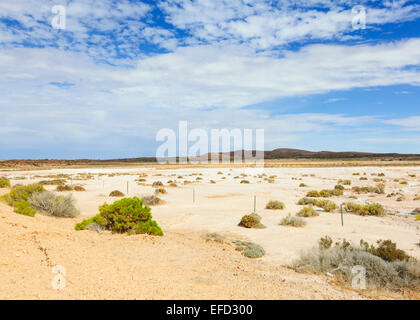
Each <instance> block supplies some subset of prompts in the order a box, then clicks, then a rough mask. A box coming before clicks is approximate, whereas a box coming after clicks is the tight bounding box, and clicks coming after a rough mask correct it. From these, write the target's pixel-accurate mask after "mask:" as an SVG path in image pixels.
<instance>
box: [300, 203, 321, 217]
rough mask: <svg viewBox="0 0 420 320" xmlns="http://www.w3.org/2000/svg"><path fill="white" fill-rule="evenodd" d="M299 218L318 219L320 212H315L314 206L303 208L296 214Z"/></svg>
mask: <svg viewBox="0 0 420 320" xmlns="http://www.w3.org/2000/svg"><path fill="white" fill-rule="evenodd" d="M296 215H297V216H299V217H305V218H309V217H317V216H319V212H317V211H315V210H314V208H313V207H312V206H307V207H303V208H302V209H301V210H300V211H299V212H298V213H296Z"/></svg>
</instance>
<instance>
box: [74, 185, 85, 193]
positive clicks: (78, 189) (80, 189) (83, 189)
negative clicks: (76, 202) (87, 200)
mask: <svg viewBox="0 0 420 320" xmlns="http://www.w3.org/2000/svg"><path fill="white" fill-rule="evenodd" d="M74 191H78V192H81V191H86V189H85V188H83V187H82V186H74Z"/></svg>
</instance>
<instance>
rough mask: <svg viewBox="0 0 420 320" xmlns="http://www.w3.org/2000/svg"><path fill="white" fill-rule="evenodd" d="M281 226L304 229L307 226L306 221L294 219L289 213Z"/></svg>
mask: <svg viewBox="0 0 420 320" xmlns="http://www.w3.org/2000/svg"><path fill="white" fill-rule="evenodd" d="M280 225H282V226H292V227H296V228H299V227H304V226H305V225H306V221H305V220H303V219H302V218H299V217H292V215H291V214H290V213H289V214H288V215H287V216H286V217H284V218H283V220H281V222H280Z"/></svg>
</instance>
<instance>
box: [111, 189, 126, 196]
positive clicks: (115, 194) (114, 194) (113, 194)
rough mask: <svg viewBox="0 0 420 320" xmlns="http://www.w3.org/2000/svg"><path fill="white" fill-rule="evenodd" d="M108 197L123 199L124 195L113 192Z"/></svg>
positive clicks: (117, 191)
mask: <svg viewBox="0 0 420 320" xmlns="http://www.w3.org/2000/svg"><path fill="white" fill-rule="evenodd" d="M109 196H110V197H124V193H122V192H121V191H119V190H114V191H111V193H110V194H109Z"/></svg>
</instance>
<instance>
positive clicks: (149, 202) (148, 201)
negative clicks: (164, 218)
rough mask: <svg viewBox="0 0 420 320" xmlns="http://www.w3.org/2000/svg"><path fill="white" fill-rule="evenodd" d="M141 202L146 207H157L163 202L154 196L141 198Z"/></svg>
mask: <svg viewBox="0 0 420 320" xmlns="http://www.w3.org/2000/svg"><path fill="white" fill-rule="evenodd" d="M141 200H142V201H143V202H144V204H145V205H146V206H157V205H159V204H162V203H163V200H162V199H161V198H159V197H158V196H156V195H149V196H142V197H141Z"/></svg>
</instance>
